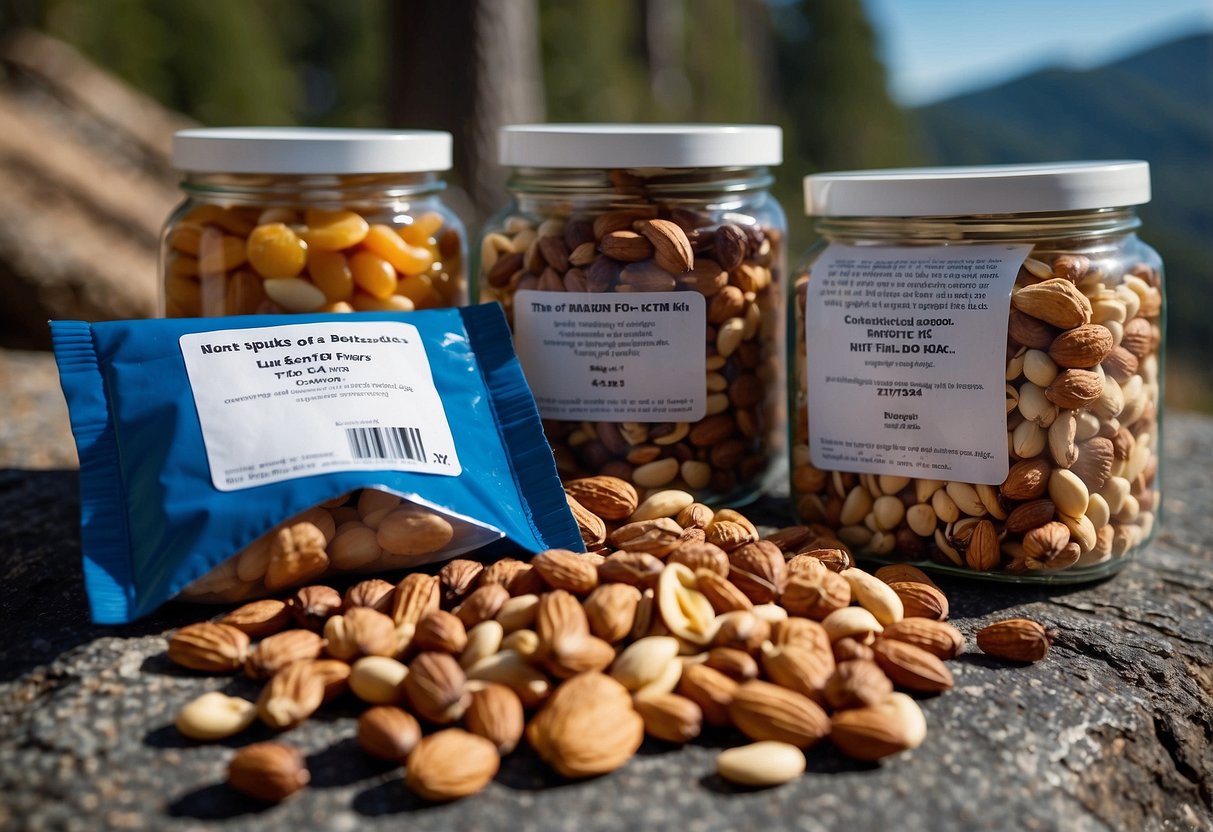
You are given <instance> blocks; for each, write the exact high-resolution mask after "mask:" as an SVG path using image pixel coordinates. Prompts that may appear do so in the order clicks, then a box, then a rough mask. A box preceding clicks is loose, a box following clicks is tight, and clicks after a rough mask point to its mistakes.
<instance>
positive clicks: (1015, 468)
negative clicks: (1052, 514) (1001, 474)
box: [999, 457, 1053, 500]
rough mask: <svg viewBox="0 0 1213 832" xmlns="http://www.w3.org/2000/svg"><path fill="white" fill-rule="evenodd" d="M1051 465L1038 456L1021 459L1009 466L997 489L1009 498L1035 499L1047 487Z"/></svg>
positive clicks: (1040, 495) (1042, 493)
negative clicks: (1005, 476)
mask: <svg viewBox="0 0 1213 832" xmlns="http://www.w3.org/2000/svg"><path fill="white" fill-rule="evenodd" d="M1052 470H1053V467H1052V466H1051V465H1049V463H1048V461H1047V460H1045V459H1042V458H1040V457H1036V458H1034V459H1021V460H1020V461H1019V462H1016V463H1015V464H1014V465H1012V466H1011V469H1010V471H1008V472H1007V478H1006V480H1004V481H1003V483H1002V485H1001V486H1000V487H999V491H1000V492H1001V493H1002V495H1003V496H1004V497H1006V498H1007V499H1009V500H1035V499H1036V498H1037V497H1042V496H1044V493H1045V491H1047V490H1048V488H1049V474H1050V473H1051V472H1052Z"/></svg>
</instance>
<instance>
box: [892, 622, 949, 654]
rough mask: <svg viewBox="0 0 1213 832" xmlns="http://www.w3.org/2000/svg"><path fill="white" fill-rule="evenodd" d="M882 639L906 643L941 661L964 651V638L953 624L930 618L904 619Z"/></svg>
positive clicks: (893, 626)
mask: <svg viewBox="0 0 1213 832" xmlns="http://www.w3.org/2000/svg"><path fill="white" fill-rule="evenodd" d="M880 637H881V638H882V639H893V640H894V641H904V642H906V643H907V644H913V645H914V646H915V647H921V648H922V649H923V650H926V651H927V652H928V653H931V654H932V655H935V656H938V657H939V658H941V659H945V660H946V659H954V658H956V657H957V656H958V655H960V653H961V651H962V650H964V643H965V640H964V636H963V635H961V633H960V630H957V629H956V628H955V627H953V626H952V625H951V624H948V623H947V622H944V621H932V620H931V619H929V618H904V619H902V620H901V621H898V622H897V623H896V624H893V625H891V626H889V627H885V629H884V632H883V633H881V634H880Z"/></svg>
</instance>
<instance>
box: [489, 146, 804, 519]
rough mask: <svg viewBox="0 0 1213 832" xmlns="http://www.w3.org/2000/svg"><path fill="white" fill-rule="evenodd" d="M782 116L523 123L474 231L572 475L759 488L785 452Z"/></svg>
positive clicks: (729, 492)
mask: <svg viewBox="0 0 1213 832" xmlns="http://www.w3.org/2000/svg"><path fill="white" fill-rule="evenodd" d="M781 142H782V134H781V131H780V130H779V128H778V127H770V126H759V125H745V126H740V125H739V126H725V125H711V126H709V125H520V126H513V127H506V128H504V129H503V130H502V133H501V144H500V161H501V163H502V164H503V165H505V166H508V167H510V168H511V169H512V173H511V177H510V180H509V183H508V187H509V190H510V193H511V195H512V197H513V198H512V201H511V202H510V204H509V205H508V206H507V207H505V208H504V209H503V210H502V211H501V212H500V213H498V214H497V215H496V216H495V217H494V218H493V219H492V220H490V221H489V223H488V226H487V228H486V229H485V231H484V234H483V236H482V238H481V245H480V249H479V250H480V262H479V283H478V287H479V292H480V299H481V300H496V301H498V302H500V303H501V305H502V306H503V307H504V308H505V311H506V314H507V316H508V317H509V319H510V322H511V326H512V327H513V330H514V339H515V347H516V349H517V350H518V356H519V359H520V360H521V362H522V366H523V369H524V371H525V372H526V375H527V380H528V382H529V383H530V385H531V388H532V390H533V392H534V393H535V398H536V401H537V403H538V405H539V412H540V415H541V416H542V417H543V419H544V426H545V429H546V431H547V435H548V439H549V441H550V442H551V444H552V447H553V449H554V451H555V454H556V462H557V467H558V468H559V470H560V472H561V475H562V477H564V478H565V479H566V480H567V479H575V478H579V477H585V476H593V475H612V476H616V477H620V478H622V479H624V480H627V481H628V482H631V483H633V484H634V485H635V486H636V487H637V489H638V490H639V491H640V492H642V496H643V493H645V492H647V491H650V490H658V489H682V490H684V491H687V492H689V493H690V494H692V495H693V496H694V498H695V499H696V500H698V501H701V502H706V503H711V504H719V503H726V502H727V503H730V504H739V503H741V502H744V501H746V500H749V499H752V498H754V497H756V496H757V495H758V494H759V493H760V492H761V490H762V488H763V487H764V485H765V482H766V480H767V479H768V478H769V475H770V473H771V471H772V465H773V464H774V463H776V461H781V460H782V457H783V456H784V451H783V427H782V426H783V423H784V421H785V419H784V417H783V398H784V397H783V388H784V382H783V372H782V366H781V365H782V356H783V350H784V341H785V340H786V339H785V327H786V324H785V318H786V315H785V311H784V295H785V290H784V288H783V284H784V269H785V252H784V238H785V235H786V219H785V217H784V214H783V210H782V209H781V208H780V206H779V204H778V202H776V201H775V200H774V199H773V198H772V197H771V195H770V193H769V191H768V188H769V187H770V185H771V182H772V177H771V174H770V171H769V168H768V166H769V165H774V164H778V163H779V162H780V161H781V159H782V147H781Z"/></svg>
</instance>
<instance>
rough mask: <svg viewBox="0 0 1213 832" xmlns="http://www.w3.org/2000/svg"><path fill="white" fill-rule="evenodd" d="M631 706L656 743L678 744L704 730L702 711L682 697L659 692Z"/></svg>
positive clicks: (693, 737) (638, 700)
mask: <svg viewBox="0 0 1213 832" xmlns="http://www.w3.org/2000/svg"><path fill="white" fill-rule="evenodd" d="M633 706H634V707H635V708H636V713H638V714H640V718H641V719H643V720H644V730H645V733H646V734H648V735H649V736H651V737H656V738H657V739H659V740H665V741H666V742H673V743H678V744H680V745H681V744H683V743H688V742H690V741H691V740H693V739H695V738H696V737H697V736H699V732H700V731H701V730H702V729H703V711H702V710H700V708H699V706H698V705H696V704H695V703H694V702H692V701H691V700H690V699H687V698H686V697H685V696H679V695H678V694H675V693H662V694H657V695H655V696H645V697H637V698H636V700H635V701H634V703H633Z"/></svg>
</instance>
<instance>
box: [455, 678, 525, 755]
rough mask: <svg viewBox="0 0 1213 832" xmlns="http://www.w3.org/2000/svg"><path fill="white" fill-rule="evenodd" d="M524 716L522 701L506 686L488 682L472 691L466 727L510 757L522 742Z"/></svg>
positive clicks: (466, 714)
mask: <svg viewBox="0 0 1213 832" xmlns="http://www.w3.org/2000/svg"><path fill="white" fill-rule="evenodd" d="M524 721H525V717H524V715H523V713H522V700H521V699H519V698H518V694H516V693H514V691H512V690H510V689H509V688H508V687H506V686H505V685H500V684H497V683H495V682H488V683H485V684H483V685H482V686H481V687H479V688H477V689H476V690H473V691H472V701H471V703H470V704H469V705H468V709H467V711H465V712H464V714H463V724H464V725H465V726H466V727H467V729H468V730H469V731H471V732H472V733H473V734H479V735H480V736H482V737H484V738H485V739H487V740H488V741H489V742H491V743H493V745H495V746H496V747H497V753H498V754H501V755H503V756H504V755H506V754H509V753H510V752H511V751H513V750H514V748H515V747H517V745H518V741H519V740H520V739H522V732H523V728H524Z"/></svg>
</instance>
